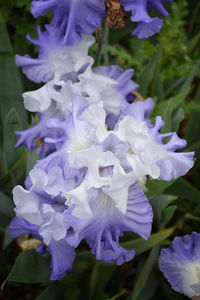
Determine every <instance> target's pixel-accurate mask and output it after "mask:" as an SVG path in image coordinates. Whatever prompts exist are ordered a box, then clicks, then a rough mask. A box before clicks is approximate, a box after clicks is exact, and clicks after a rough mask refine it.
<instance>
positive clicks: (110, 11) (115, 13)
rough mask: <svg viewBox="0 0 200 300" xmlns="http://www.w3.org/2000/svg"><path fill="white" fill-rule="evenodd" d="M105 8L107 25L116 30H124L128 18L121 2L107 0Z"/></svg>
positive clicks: (118, 0)
mask: <svg viewBox="0 0 200 300" xmlns="http://www.w3.org/2000/svg"><path fill="white" fill-rule="evenodd" d="M105 6H106V23H107V25H108V26H109V27H111V28H115V29H119V28H123V27H124V26H125V25H126V21H127V17H126V13H125V11H124V8H123V6H122V5H121V4H120V0H105Z"/></svg>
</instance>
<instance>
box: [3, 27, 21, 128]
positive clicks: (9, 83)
mask: <svg viewBox="0 0 200 300" xmlns="http://www.w3.org/2000/svg"><path fill="white" fill-rule="evenodd" d="M0 37H1V38H0V39H1V40H0V45H1V46H0V66H1V68H0V119H1V120H2V122H3V123H4V121H5V117H6V116H7V113H8V112H9V111H10V110H11V109H12V108H13V107H14V108H15V109H16V112H17V113H18V115H19V118H20V121H21V123H22V124H23V127H26V126H27V113H26V111H25V109H24V105H23V101H22V98H21V95H22V93H23V87H22V83H21V79H20V76H19V71H18V69H17V66H16V64H15V59H14V55H13V54H12V47H11V43H10V40H9V36H8V33H7V31H6V28H5V27H4V25H3V24H2V23H1V22H0Z"/></svg>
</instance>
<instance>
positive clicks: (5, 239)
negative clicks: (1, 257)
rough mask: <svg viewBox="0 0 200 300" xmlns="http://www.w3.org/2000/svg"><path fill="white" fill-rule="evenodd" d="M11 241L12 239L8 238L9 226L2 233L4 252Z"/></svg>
mask: <svg viewBox="0 0 200 300" xmlns="http://www.w3.org/2000/svg"><path fill="white" fill-rule="evenodd" d="M12 241H13V239H12V238H11V236H10V226H8V227H6V229H5V232H4V239H3V250H5V249H6V248H7V247H8V246H9V245H10V244H11V243H12Z"/></svg>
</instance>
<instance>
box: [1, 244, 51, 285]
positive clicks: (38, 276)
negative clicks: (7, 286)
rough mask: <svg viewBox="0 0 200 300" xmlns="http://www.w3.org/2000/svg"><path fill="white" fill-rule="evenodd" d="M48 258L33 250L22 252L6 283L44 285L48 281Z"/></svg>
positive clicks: (49, 271) (49, 273) (49, 272)
mask: <svg viewBox="0 0 200 300" xmlns="http://www.w3.org/2000/svg"><path fill="white" fill-rule="evenodd" d="M49 265H50V261H49V257H48V256H46V255H41V254H38V253H37V252H36V251H34V250H27V251H23V252H21V253H20V254H19V256H18V257H17V259H16V261H15V264H14V266H13V268H12V270H11V272H10V273H9V274H8V277H7V279H6V281H14V282H23V283H46V282H48V281H49V278H50V275H51V270H50V267H49Z"/></svg>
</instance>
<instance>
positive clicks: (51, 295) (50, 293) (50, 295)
mask: <svg viewBox="0 0 200 300" xmlns="http://www.w3.org/2000/svg"><path fill="white" fill-rule="evenodd" d="M69 288H70V287H66V286H64V285H62V284H61V282H59V281H56V282H51V283H50V285H49V286H48V287H47V288H46V289H45V290H44V291H43V292H42V293H40V294H39V296H37V298H36V299H35V300H58V299H59V300H65V299H70V300H75V299H76V298H65V292H66V289H67V290H68V289H69Z"/></svg>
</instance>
